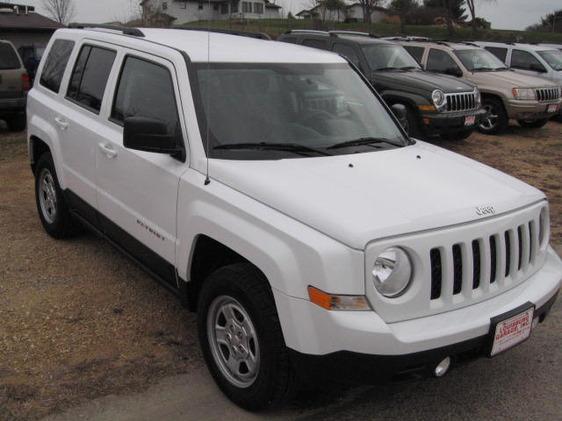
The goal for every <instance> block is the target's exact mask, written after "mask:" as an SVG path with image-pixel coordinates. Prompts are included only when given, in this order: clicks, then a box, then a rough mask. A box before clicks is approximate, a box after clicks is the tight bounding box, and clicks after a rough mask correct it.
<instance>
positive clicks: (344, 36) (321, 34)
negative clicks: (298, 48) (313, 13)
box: [280, 30, 394, 44]
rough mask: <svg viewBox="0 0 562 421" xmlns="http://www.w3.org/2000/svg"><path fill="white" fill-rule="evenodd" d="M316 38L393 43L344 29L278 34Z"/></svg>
mask: <svg viewBox="0 0 562 421" xmlns="http://www.w3.org/2000/svg"><path fill="white" fill-rule="evenodd" d="M287 37H293V38H316V39H339V40H345V41H352V42H356V43H357V44H394V43H393V42H390V41H388V40H385V39H383V38H376V37H375V36H374V35H373V36H369V35H368V34H367V33H365V34H359V33H353V31H351V32H350V33H345V31H332V32H329V31H312V30H311V31H309V30H301V31H299V30H294V31H289V32H285V33H284V34H282V35H281V36H280V38H287Z"/></svg>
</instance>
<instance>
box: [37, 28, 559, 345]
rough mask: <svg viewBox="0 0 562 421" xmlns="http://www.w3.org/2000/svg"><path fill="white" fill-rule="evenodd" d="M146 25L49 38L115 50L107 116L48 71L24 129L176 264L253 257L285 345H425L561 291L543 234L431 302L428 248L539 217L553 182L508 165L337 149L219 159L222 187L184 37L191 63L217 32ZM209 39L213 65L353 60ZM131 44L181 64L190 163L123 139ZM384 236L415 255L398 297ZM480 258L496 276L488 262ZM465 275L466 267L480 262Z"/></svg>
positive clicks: (186, 268)
mask: <svg viewBox="0 0 562 421" xmlns="http://www.w3.org/2000/svg"><path fill="white" fill-rule="evenodd" d="M143 32H144V33H145V34H146V38H145V39H138V38H135V37H127V36H122V35H116V34H113V33H108V32H107V31H94V30H88V31H84V30H60V31H58V32H57V33H56V35H55V36H54V37H53V40H55V39H58V38H64V39H71V40H74V41H75V42H76V43H77V44H76V47H75V49H74V52H73V56H72V57H71V60H70V63H73V62H74V59H75V57H76V55H77V54H78V51H79V49H80V46H81V45H82V44H83V43H90V44H101V45H104V46H106V47H108V48H111V49H114V50H115V51H117V58H116V60H115V63H114V66H113V69H112V71H111V74H110V77H109V81H108V86H107V88H106V92H105V96H104V100H103V104H102V108H101V112H100V113H99V115H96V114H93V113H91V112H89V111H87V110H85V109H83V108H81V107H79V106H77V105H76V104H74V103H72V102H70V101H68V100H66V99H65V96H64V93H65V92H66V86H67V85H68V81H69V78H70V73H71V72H72V67H73V66H72V65H69V66H67V69H66V73H65V76H64V79H63V82H62V88H61V90H60V93H59V94H54V93H53V92H51V91H48V90H47V89H45V88H43V87H42V86H40V84H39V83H38V82H36V84H35V87H34V89H33V90H32V91H31V93H30V94H29V108H28V115H29V129H28V136H29V138H30V139H31V138H32V137H38V138H40V139H42V140H43V141H44V142H46V143H47V144H48V145H49V147H50V149H51V151H52V154H53V158H54V162H55V167H56V170H57V175H58V178H59V182H60V185H61V187H62V188H63V189H65V188H69V189H71V190H73V191H74V192H75V193H77V194H78V195H79V196H80V197H81V198H82V199H83V200H84V201H86V202H87V203H88V204H89V205H91V206H92V207H94V208H96V209H98V210H99V211H100V212H101V213H102V214H104V215H105V216H106V217H107V218H109V219H110V220H111V221H113V222H114V223H116V224H117V225H118V226H119V227H121V228H122V229H123V230H125V231H126V232H127V233H128V234H130V235H132V236H133V237H134V238H136V239H137V240H139V241H140V242H142V243H143V244H144V245H146V246H147V247H149V248H150V249H152V250H153V251H154V252H156V253H157V254H158V255H159V256H161V257H162V258H163V259H165V260H166V261H167V262H169V263H171V264H173V265H174V266H175V268H176V269H177V272H178V274H179V276H180V277H181V278H182V279H185V280H187V281H189V273H190V264H191V261H190V259H191V255H192V247H193V245H194V244H195V241H196V239H197V238H198V236H200V235H206V236H208V237H211V238H213V239H214V240H216V241H218V242H220V243H222V244H224V245H225V246H227V247H230V248H231V249H232V250H234V251H236V252H237V253H238V254H240V255H241V256H243V257H245V258H246V259H248V260H249V261H250V262H252V263H253V264H255V265H256V266H257V267H258V268H259V269H260V270H261V271H262V272H263V273H264V274H265V275H266V277H267V279H268V280H269V283H270V285H271V288H272V290H273V293H274V297H275V302H276V305H277V311H278V313H279V318H280V321H281V326H282V329H283V334H284V337H285V342H286V344H287V346H288V347H290V348H292V349H294V350H297V351H300V352H304V353H309V354H317V355H318V354H327V353H330V352H335V351H343V350H347V351H355V352H362V353H369V354H383V355H399V354H404V353H412V352H418V351H423V350H429V349H432V348H435V347H440V346H445V345H448V344H453V343H456V342H459V341H464V340H468V339H471V338H474V337H477V336H481V335H483V334H485V333H486V332H487V330H488V329H489V326H490V318H492V317H494V316H496V315H498V314H502V313H504V312H506V311H508V310H511V309H513V308H516V307H518V306H519V305H520V304H522V303H525V302H527V301H531V302H533V303H535V304H536V306H537V307H539V306H540V305H542V304H544V303H545V302H546V301H547V300H549V299H550V298H551V297H552V296H553V295H554V294H555V292H556V291H557V290H558V289H559V288H560V279H561V277H562V262H561V261H560V259H559V257H558V256H556V254H555V253H554V251H553V250H552V249H551V248H550V247H549V246H548V238H546V240H545V241H544V242H543V244H541V245H540V247H539V245H538V244H534V250H535V253H534V258H533V260H532V263H530V264H528V265H525V266H524V267H523V268H522V269H521V270H520V271H518V272H517V273H516V274H514V275H513V276H509V277H507V278H504V277H501V276H500V277H499V279H498V280H497V282H496V283H495V284H494V285H490V284H489V283H486V282H483V284H482V285H481V286H480V287H479V288H478V289H475V290H471V289H470V291H468V292H467V291H465V292H463V294H460V296H453V295H452V293H451V291H450V290H448V289H447V288H448V287H446V288H445V293H444V294H443V296H442V297H441V298H440V299H439V300H431V302H430V300H429V296H428V288H429V278H428V276H429V274H428V270H429V268H428V263H427V262H428V254H429V250H430V248H431V247H436V246H439V247H449V246H450V245H452V244H455V243H456V242H463V244H464V243H466V242H470V241H471V240H472V239H476V238H485V237H486V236H489V235H492V234H494V233H497V232H502V230H507V229H510V228H512V227H514V226H516V225H517V224H519V223H523V222H525V223H526V222H527V221H535V222H537V221H538V215H539V213H540V211H541V209H542V208H544V207H545V206H547V203H546V199H545V196H544V194H543V193H541V192H540V191H538V190H537V189H535V188H533V187H531V186H529V185H527V184H525V183H523V182H521V181H519V180H517V179H515V178H513V177H511V176H508V175H506V174H503V173H501V172H499V171H497V170H494V169H492V168H490V167H487V166H485V165H483V164H480V163H478V162H475V161H472V160H470V159H468V158H465V157H462V156H460V155H457V154H454V153H452V152H448V151H446V150H443V149H441V148H438V147H436V146H432V145H430V144H426V143H424V142H417V144H415V145H411V146H407V147H404V148H399V149H394V150H388V151H381V152H376V153H364V154H356V155H340V156H332V157H318V158H301V159H294V160H272V161H230V160H217V159H211V160H210V162H209V163H208V164H209V174H210V179H211V183H210V184H208V185H205V184H204V180H205V177H206V167H207V160H206V155H205V152H204V148H203V141H202V138H201V135H200V130H199V127H198V123H197V117H196V109H195V104H194V100H193V97H192V94H191V87H190V83H189V78H188V68H187V65H186V62H185V60H184V58H183V57H182V55H181V54H180V52H179V51H177V49H180V50H183V51H185V52H186V53H187V54H188V55H189V57H190V59H191V60H192V61H193V62H205V61H206V60H207V34H206V33H203V32H196V31H174V30H152V29H146V30H145V29H143ZM147 40H148V41H153V42H147ZM210 40H211V48H210V51H211V55H210V60H211V61H213V62H246V63H248V62H258V63H259V62H278V63H342V62H344V61H343V59H342V58H341V57H339V56H338V55H335V54H332V53H328V52H324V51H321V50H316V49H309V48H306V47H300V46H295V45H292V44H287V43H275V42H273V41H262V40H255V39H250V38H243V37H235V36H229V35H223V34H210ZM52 42H53V41H51V43H52ZM168 46H169V47H168ZM172 47H173V48H172ZM126 54H134V55H137V56H140V57H146V58H150V59H151V60H153V61H156V62H158V63H160V64H163V65H164V66H166V67H167V68H168V69H169V70H170V71H171V73H172V75H173V80H174V85H175V91H176V96H177V103H178V111H179V113H180V120H181V124H182V132H183V136H184V139H185V140H186V147H187V161H186V162H185V163H181V162H179V161H177V160H175V159H173V158H172V157H170V156H167V155H158V154H151V153H147V152H138V151H133V150H129V149H126V148H124V147H123V144H122V131H123V129H122V128H121V127H120V126H119V125H117V124H114V123H113V122H111V121H110V120H109V114H110V108H111V102H112V99H113V97H114V92H115V85H116V81H117V79H118V75H119V72H120V69H121V65H122V61H123V57H124V56H125V55H126ZM47 55H48V54H45V57H46V56H47ZM42 66H43V63H42V64H41V66H40V68H39V72H40V71H41V70H42ZM61 116H62V117H64V118H65V119H67V120H68V122H69V127H68V129H67V130H61V129H60V128H59V127H57V125H56V124H55V118H59V117H61ZM100 143H106V144H110V145H111V147H112V148H113V150H114V152H115V156H114V157H109V156H107V155H106V154H105V153H104V152H103V150H102V149H100V147H99V145H100ZM350 163H352V164H353V168H350V167H349V164H350ZM483 205H493V206H494V207H495V210H496V214H495V215H492V216H484V217H483V216H479V215H478V214H477V213H476V211H475V209H476V207H478V206H483ZM137 220H141V221H143V224H145V225H146V226H148V227H150V228H152V229H154V230H155V231H157V232H159V233H161V234H162V235H163V236H164V237H165V238H164V240H162V239H159V238H156V237H155V236H154V235H152V234H150V233H149V232H148V231H147V230H146V229H145V228H144V227H142V226H140V225H139V224H138V223H137ZM547 237H548V235H547ZM528 243H529V242H528V241H527V243H525V244H528ZM388 246H400V247H403V248H404V249H407V250H408V251H409V252H410V253H411V256H412V260H413V264H414V272H415V275H414V279H413V283H412V286H411V287H410V288H409V290H408V291H407V293H405V294H404V295H402V296H401V297H399V298H396V299H388V298H384V297H382V296H381V295H380V294H378V293H377V291H376V290H375V288H374V286H373V283H372V280H371V274H370V272H371V269H372V265H373V262H374V259H375V258H376V256H377V255H378V253H380V252H381V251H382V250H383V249H384V248H386V247H388ZM449 249H450V248H449ZM465 251H466V250H465ZM446 256H447V257H446V259H445V267H446V268H447V270H448V271H450V270H451V267H452V266H451V263H450V261H449V260H447V259H448V258H449V256H448V254H446ZM503 257H504V258H505V256H503ZM502 262H503V261H502ZM466 270H468V268H467V269H466ZM482 270H483V271H484V274H485V275H486V274H489V268H488V267H486V265H484V267H483V268H482ZM486 271H488V272H486ZM514 272H516V271H514ZM465 275H466V277H467V279H469V278H470V276H471V273H469V272H467V273H465ZM309 285H313V286H315V287H317V288H320V289H321V290H324V291H327V292H330V293H333V294H352V295H366V296H367V297H368V299H369V302H370V304H371V306H372V308H373V311H363V312H352V311H326V310H324V309H322V308H320V307H318V306H316V305H315V304H312V303H311V302H310V301H309V299H308V294H307V287H308V286H309Z"/></svg>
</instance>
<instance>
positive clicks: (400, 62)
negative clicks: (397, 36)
mask: <svg viewBox="0 0 562 421" xmlns="http://www.w3.org/2000/svg"><path fill="white" fill-rule="evenodd" d="M362 48H363V52H364V53H365V56H366V57H367V61H368V62H369V67H371V69H373V70H394V69H404V70H406V69H408V70H409V69H420V66H419V64H418V62H417V61H416V60H415V59H414V58H413V57H412V56H411V55H410V53H408V52H407V51H406V50H405V49H404V47H402V46H400V45H393V44H378V45H376V44H371V45H364V46H363V47H362Z"/></svg>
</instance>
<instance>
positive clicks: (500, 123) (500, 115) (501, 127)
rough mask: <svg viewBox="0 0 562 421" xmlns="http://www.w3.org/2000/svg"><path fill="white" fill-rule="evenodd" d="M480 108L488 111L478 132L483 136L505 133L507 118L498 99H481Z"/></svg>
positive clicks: (507, 124)
mask: <svg viewBox="0 0 562 421" xmlns="http://www.w3.org/2000/svg"><path fill="white" fill-rule="evenodd" d="M482 107H484V108H485V109H486V111H488V114H489V115H491V117H488V115H486V116H484V118H483V119H482V121H481V122H480V124H479V125H478V130H479V131H480V133H484V134H501V133H503V132H505V131H506V130H507V128H508V126H509V117H508V116H507V112H506V111H505V108H504V106H503V103H502V102H501V100H500V99H498V98H494V97H484V98H483V99H482Z"/></svg>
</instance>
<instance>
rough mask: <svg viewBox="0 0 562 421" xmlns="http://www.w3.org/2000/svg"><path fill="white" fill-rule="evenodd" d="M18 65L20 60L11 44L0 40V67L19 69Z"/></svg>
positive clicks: (3, 68) (19, 65) (2, 68)
mask: <svg viewBox="0 0 562 421" xmlns="http://www.w3.org/2000/svg"><path fill="white" fill-rule="evenodd" d="M20 67H21V64H20V61H19V59H18V56H17V54H16V52H15V50H14V49H13V48H12V46H11V45H10V44H6V43H5V42H0V69H1V70H8V69H19V68H20Z"/></svg>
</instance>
